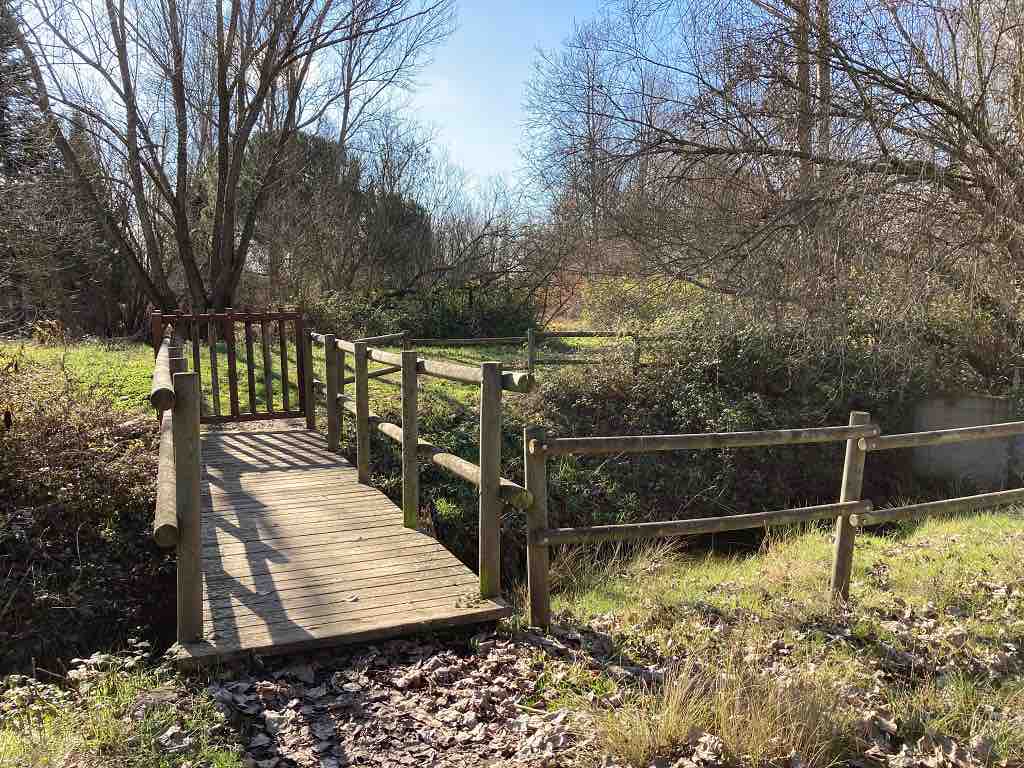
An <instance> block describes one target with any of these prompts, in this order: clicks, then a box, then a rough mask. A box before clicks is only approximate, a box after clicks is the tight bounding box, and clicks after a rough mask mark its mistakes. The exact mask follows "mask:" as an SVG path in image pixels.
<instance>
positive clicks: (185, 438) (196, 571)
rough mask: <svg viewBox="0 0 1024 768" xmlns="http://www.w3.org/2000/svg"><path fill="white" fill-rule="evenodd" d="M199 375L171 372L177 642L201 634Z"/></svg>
mask: <svg viewBox="0 0 1024 768" xmlns="http://www.w3.org/2000/svg"><path fill="white" fill-rule="evenodd" d="M200 397H201V395H200V390H199V374H198V373H195V372H192V373H176V374H174V421H173V422H172V427H173V437H172V439H173V442H174V470H175V496H176V498H177V510H178V642H179V643H190V642H194V641H196V640H198V639H199V638H200V637H201V636H202V634H203V573H202V536H201V529H200V517H199V478H200V475H201V472H202V469H201V461H202V459H201V456H200V450H201V448H200V443H199V403H200Z"/></svg>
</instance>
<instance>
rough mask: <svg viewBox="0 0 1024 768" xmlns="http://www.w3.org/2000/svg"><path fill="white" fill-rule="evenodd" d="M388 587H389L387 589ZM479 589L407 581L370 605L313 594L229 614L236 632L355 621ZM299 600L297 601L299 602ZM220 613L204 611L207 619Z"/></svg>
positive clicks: (436, 602) (240, 608)
mask: <svg viewBox="0 0 1024 768" xmlns="http://www.w3.org/2000/svg"><path fill="white" fill-rule="evenodd" d="M385 589H388V588H385ZM475 596H476V590H475V589H474V588H473V587H472V586H466V585H465V584H455V585H454V586H434V585H428V586H424V587H420V586H418V585H417V586H413V587H412V588H410V587H409V585H408V584H406V585H401V586H399V587H398V589H397V590H394V589H391V590H390V592H389V594H384V595H381V596H379V597H378V599H376V600H372V602H371V601H368V604H365V605H364V604H361V603H360V602H358V601H357V602H352V603H347V602H345V601H344V600H336V599H328V600H319V599H318V597H319V596H316V595H314V596H311V597H310V599H308V600H306V601H305V602H306V604H305V605H301V606H296V607H295V608H289V607H287V606H280V607H273V608H269V607H268V608H263V609H261V610H260V611H259V612H258V613H256V612H252V611H247V610H246V609H245V608H244V607H243V606H241V605H238V606H237V607H235V608H234V609H233V610H232V611H230V612H229V613H228V614H227V615H228V616H230V623H231V624H232V626H233V629H234V630H235V631H238V630H244V629H246V628H249V627H265V626H268V625H273V624H275V623H277V622H287V623H289V624H291V623H294V622H296V621H302V623H303V624H304V625H307V626H316V625H318V624H322V623H324V622H337V621H339V620H346V619H347V620H353V619H361V618H370V619H372V618H374V617H375V616H377V615H378V614H379V613H381V612H385V611H388V610H390V609H395V608H406V607H414V606H417V605H424V604H428V605H436V604H438V603H439V602H442V601H445V602H447V600H448V599H450V598H459V597H466V598H469V597H475ZM296 602H298V601H296ZM209 617H213V618H214V619H216V617H217V614H211V613H208V612H207V613H205V614H204V619H207V618H209Z"/></svg>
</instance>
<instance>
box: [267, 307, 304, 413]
mask: <svg viewBox="0 0 1024 768" xmlns="http://www.w3.org/2000/svg"><path fill="white" fill-rule="evenodd" d="M266 327H267V326H266V325H264V326H263V329H264V330H265V329H266ZM301 335H302V338H301V339H296V344H298V345H300V349H301V350H302V378H303V381H302V389H303V392H305V400H306V429H316V395H315V393H314V392H313V339H312V338H311V337H310V335H309V332H308V331H307V330H306V328H305V324H303V327H302V334H301ZM263 353H264V360H266V357H267V354H268V352H267V347H266V345H264V347H263ZM267 391H268V392H269V391H270V389H269V388H268V389H267ZM268 410H270V409H269V408H268Z"/></svg>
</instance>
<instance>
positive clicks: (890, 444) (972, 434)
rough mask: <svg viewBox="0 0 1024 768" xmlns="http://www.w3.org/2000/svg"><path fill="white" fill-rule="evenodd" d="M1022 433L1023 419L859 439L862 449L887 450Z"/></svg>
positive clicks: (1023, 430)
mask: <svg viewBox="0 0 1024 768" xmlns="http://www.w3.org/2000/svg"><path fill="white" fill-rule="evenodd" d="M1022 434H1024V421H1008V422H1005V423H1003V424H984V425H982V426H978V427H958V428H957V429H935V430H931V431H928V432H908V433H906V434H899V435H883V436H881V437H871V436H865V437H864V438H862V439H861V441H860V449H861V450H862V451H887V450H891V449H893V448H921V447H924V446H930V445H952V444H954V443H964V442H968V441H973V440H997V439H999V438H1005V437H1014V436H1015V435H1022Z"/></svg>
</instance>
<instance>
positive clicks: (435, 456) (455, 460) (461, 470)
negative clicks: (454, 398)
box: [320, 393, 533, 510]
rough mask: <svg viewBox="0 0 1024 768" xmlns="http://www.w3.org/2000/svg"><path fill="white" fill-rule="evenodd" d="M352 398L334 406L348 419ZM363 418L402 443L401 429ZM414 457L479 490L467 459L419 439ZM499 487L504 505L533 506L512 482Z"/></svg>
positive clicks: (503, 480) (476, 468)
mask: <svg viewBox="0 0 1024 768" xmlns="http://www.w3.org/2000/svg"><path fill="white" fill-rule="evenodd" d="M320 397H321V399H326V397H325V395H323V394H322V393H320ZM353 400H354V398H352V397H349V396H348V395H338V403H339V404H340V405H341V407H342V409H343V410H344V411H346V412H347V413H349V414H351V415H352V416H355V415H356V405H355V403H354V402H353ZM367 419H368V421H369V422H370V424H372V425H373V426H375V427H376V428H377V431H379V432H380V433H381V434H382V435H384V436H385V437H387V438H389V439H390V440H393V441H394V442H396V443H398V444H399V445H402V444H403V442H404V441H403V436H402V427H401V426H400V425H398V424H395V423H393V422H390V421H385V420H384V419H383V417H381V416H380V415H378V414H376V413H374V412H373V411H370V412H369V413H368V414H367ZM416 452H417V454H418V455H419V456H420V457H421V458H423V459H426V460H427V461H429V462H430V463H432V464H435V465H436V466H438V467H440V468H441V469H444V470H447V471H448V472H451V473H452V474H453V475H455V476H456V477H460V478H462V479H463V480H466V481H467V482H470V483H472V484H473V485H475V486H476V487H478V488H479V487H480V467H479V465H477V464H474V463H473V462H471V461H468V460H467V459H464V458H462V457H461V456H457V455H455V454H454V453H449V452H448V451H445V450H444V449H443V448H438V447H437V446H436V445H434V444H433V443H431V442H429V441H427V440H424V439H423V438H419V439H418V440H417V442H416ZM499 483H500V487H499V489H498V495H499V496H500V497H501V499H502V500H503V501H504V502H505V503H506V504H508V505H510V506H512V507H515V508H516V509H519V510H525V509H528V508H529V507H530V506H531V505H532V504H533V495H532V494H531V493H530V492H529V491H528V490H526V489H525V488H524V487H523V486H521V485H519V484H518V483H515V482H513V481H511V480H508V479H507V478H504V477H502V478H499Z"/></svg>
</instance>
